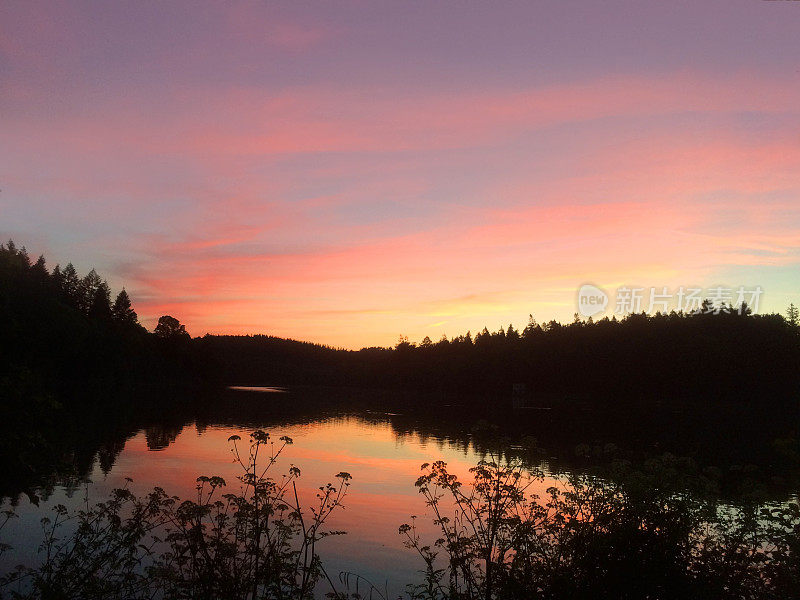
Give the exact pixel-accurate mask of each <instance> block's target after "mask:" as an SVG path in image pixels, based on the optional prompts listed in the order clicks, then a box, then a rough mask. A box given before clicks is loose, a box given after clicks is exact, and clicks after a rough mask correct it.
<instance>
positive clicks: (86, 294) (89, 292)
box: [77, 269, 103, 314]
mask: <svg viewBox="0 0 800 600" xmlns="http://www.w3.org/2000/svg"><path fill="white" fill-rule="evenodd" d="M102 282H103V280H102V279H100V275H98V274H97V271H95V270H94V269H92V270H91V271H89V272H88V273H87V274H86V277H84V278H83V279H81V281H80V284H79V285H78V297H77V300H78V308H80V309H81V310H82V311H83V312H85V313H87V314H88V313H89V311H90V310H91V309H92V305H93V304H94V296H95V292H97V288H98V287H99V286H100V284H101V283H102Z"/></svg>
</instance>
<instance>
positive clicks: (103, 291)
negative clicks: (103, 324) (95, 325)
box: [89, 281, 111, 320]
mask: <svg viewBox="0 0 800 600" xmlns="http://www.w3.org/2000/svg"><path fill="white" fill-rule="evenodd" d="M89 316H90V317H92V318H94V319H102V320H108V319H110V318H111V290H109V288H108V284H107V283H106V282H105V281H100V283H98V284H97V287H96V288H95V289H94V294H93V295H92V303H91V305H90V306H89Z"/></svg>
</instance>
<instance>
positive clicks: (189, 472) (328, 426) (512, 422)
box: [0, 388, 792, 593]
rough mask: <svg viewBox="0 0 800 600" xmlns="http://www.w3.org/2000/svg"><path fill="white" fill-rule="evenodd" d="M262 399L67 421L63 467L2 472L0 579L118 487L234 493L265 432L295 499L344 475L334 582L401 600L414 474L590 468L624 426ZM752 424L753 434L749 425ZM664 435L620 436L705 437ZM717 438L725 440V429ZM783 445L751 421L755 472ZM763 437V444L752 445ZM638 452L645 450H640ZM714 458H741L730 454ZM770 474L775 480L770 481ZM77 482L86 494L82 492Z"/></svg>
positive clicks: (332, 556)
mask: <svg viewBox="0 0 800 600" xmlns="http://www.w3.org/2000/svg"><path fill="white" fill-rule="evenodd" d="M263 389H270V388H261V389H258V390H255V393H247V392H245V391H242V390H237V391H234V392H231V393H230V394H228V395H225V396H222V397H219V398H217V399H215V401H214V402H213V403H197V404H193V405H190V406H189V407H188V408H185V409H183V410H181V411H175V412H174V413H172V414H164V412H163V409H159V410H154V411H152V412H147V411H143V412H142V414H140V415H138V416H137V419H135V420H132V421H130V422H127V423H126V422H124V421H123V422H112V423H110V424H108V426H106V427H104V426H102V425H101V424H100V423H99V422H97V421H95V422H94V423H93V425H94V426H93V427H90V428H88V430H87V429H86V428H85V427H83V428H82V429H81V426H82V425H83V421H82V419H81V418H80V416H78V417H76V420H77V423H76V424H74V427H75V429H74V430H70V429H69V424H65V425H64V429H63V431H61V432H60V435H61V436H62V438H57V439H55V440H54V441H53V443H52V447H55V448H58V452H57V453H55V454H54V455H53V456H57V458H58V460H56V461H53V463H52V464H51V465H50V466H49V467H43V468H41V469H39V470H38V471H35V470H28V471H25V472H22V470H21V471H20V472H21V474H16V475H15V474H11V477H9V478H8V479H7V480H6V481H5V482H4V485H5V486H6V487H5V489H4V490H3V494H4V495H5V496H6V497H7V498H8V500H7V501H6V502H7V503H13V504H16V505H17V512H18V514H19V515H20V518H19V519H17V520H15V521H14V522H12V523H11V524H10V525H9V526H7V528H6V529H4V531H3V541H4V542H6V543H9V544H11V545H12V546H13V547H14V548H15V551H14V552H13V553H9V554H7V555H6V556H4V557H3V558H2V564H0V567H2V570H3V571H7V570H8V569H9V568H10V567H13V566H14V564H16V563H17V562H27V563H31V562H33V561H34V560H35V548H36V545H37V543H38V537H37V536H38V535H39V534H40V528H39V527H38V520H39V518H40V517H41V516H42V515H43V514H45V513H46V512H47V511H49V509H50V508H51V507H52V506H54V505H55V504H58V503H63V504H66V505H67V506H69V507H75V506H78V505H79V504H80V503H82V502H85V501H86V499H87V497H88V499H89V500H90V501H94V500H100V499H103V498H104V497H105V496H106V495H107V494H108V492H109V491H110V490H111V489H113V488H115V487H119V486H121V485H123V484H124V481H125V478H126V477H130V478H132V479H133V480H134V483H133V486H134V489H135V490H136V491H139V492H145V491H147V490H149V489H151V488H152V487H153V486H156V485H158V486H161V487H163V488H165V490H166V491H167V492H168V493H169V494H175V495H178V496H181V497H184V498H191V497H193V494H194V489H195V480H196V478H197V477H198V476H199V475H208V476H211V475H219V476H221V477H223V478H225V479H226V481H228V484H229V485H230V486H234V485H237V483H236V480H235V476H236V475H237V474H238V472H239V471H238V468H237V467H236V465H234V464H233V462H232V459H231V453H230V444H229V442H228V438H229V437H230V436H231V435H234V434H236V435H240V436H241V437H242V438H246V437H247V435H248V434H249V433H250V432H252V431H253V430H255V429H258V428H261V429H265V430H267V431H269V432H272V433H274V434H276V435H288V436H290V437H291V438H293V439H294V445H293V446H291V447H290V448H289V451H288V453H287V454H286V456H285V458H284V459H282V463H281V464H280V465H279V467H281V468H282V469H286V468H288V467H289V465H290V464H293V465H296V466H298V467H299V468H300V469H301V471H302V477H301V484H302V485H301V487H300V489H299V492H300V494H301V495H302V496H303V497H304V498H306V499H311V498H313V495H314V493H315V491H316V489H317V487H318V486H319V485H323V484H325V483H327V482H329V481H332V480H333V477H334V475H335V474H336V473H338V472H340V471H347V472H349V473H351V474H352V475H353V481H352V486H351V491H350V494H349V496H348V498H347V501H346V503H345V505H346V509H345V510H343V511H341V512H339V513H337V514H336V515H335V516H334V520H333V521H332V522H331V523H330V526H331V527H332V528H334V529H343V530H345V531H347V532H348V533H347V535H346V536H342V537H335V538H331V539H329V540H326V544H325V547H324V548H323V549H322V554H323V557H324V559H325V561H326V565H327V566H328V568H329V569H330V570H331V572H333V573H336V572H338V571H339V570H349V571H353V572H356V573H359V574H360V575H363V576H365V577H368V578H370V579H372V580H373V581H375V582H376V583H379V584H383V583H384V580H385V579H386V578H387V577H388V578H389V584H388V585H389V588H390V590H392V591H394V592H395V593H396V592H398V591H400V589H401V586H402V584H404V583H406V582H408V581H412V580H415V579H416V578H417V570H418V568H419V566H420V565H419V563H418V560H417V558H416V557H415V556H414V555H413V554H412V553H410V552H409V551H408V550H407V549H405V548H404V547H403V546H402V543H401V539H400V537H399V536H398V534H397V527H398V526H399V525H400V524H401V523H404V522H406V521H407V520H408V518H409V516H410V515H412V514H415V515H418V516H419V517H420V518H419V519H418V520H417V522H418V524H419V525H420V527H421V528H422V534H423V536H429V537H430V538H431V539H435V537H436V533H437V532H436V531H435V530H434V528H433V525H432V524H431V518H430V517H431V515H430V514H428V511H427V509H426V507H425V505H424V503H423V501H422V498H421V497H420V496H419V495H418V493H417V490H416V488H415V487H414V485H413V484H414V481H415V480H416V478H417V476H418V475H419V468H420V464H421V463H423V462H430V461H434V460H444V461H446V462H447V463H448V464H449V466H450V470H451V471H452V472H454V473H455V474H457V475H459V476H460V477H462V478H463V477H466V476H467V472H468V469H469V468H470V467H472V466H473V465H474V464H475V462H477V461H478V460H479V459H480V458H481V457H483V456H485V455H486V453H487V452H490V451H496V452H502V453H505V454H507V455H513V456H519V457H522V458H523V459H524V460H525V461H527V463H528V464H542V460H543V455H542V454H540V453H537V452H532V451H531V443H530V442H529V441H523V440H524V436H525V435H526V434H529V433H534V434H535V435H536V437H537V438H539V444H541V445H543V446H545V447H546V448H547V452H546V454H544V458H546V460H547V463H545V465H544V466H545V468H546V469H547V468H550V467H551V466H552V469H553V470H563V469H567V470H569V469H573V470H574V469H580V468H582V467H583V466H585V464H586V460H587V459H585V458H581V457H578V456H576V455H575V453H574V451H573V449H574V445H575V444H576V443H578V442H581V441H595V439H598V438H599V439H598V441H599V442H600V443H599V444H598V445H599V447H603V446H604V444H605V445H607V444H608V442H609V440H611V439H615V438H614V436H613V433H614V428H615V427H624V426H625V422H624V421H615V422H614V423H612V424H608V423H607V424H605V425H606V427H604V428H603V429H602V431H600V430H597V429H595V430H589V429H587V428H588V427H589V424H587V423H585V422H581V421H579V420H578V419H576V418H575V416H574V415H566V416H564V415H562V416H559V415H555V414H553V415H550V414H548V415H547V416H546V417H545V416H543V415H541V414H537V415H528V416H527V417H520V416H515V417H513V418H508V417H505V420H503V418H504V417H503V415H491V414H489V415H465V414H463V413H459V412H458V411H454V410H453V409H449V412H448V411H447V410H445V411H439V412H420V411H419V410H417V411H405V410H404V411H402V412H401V411H397V412H395V410H392V408H394V407H395V406H401V405H398V404H395V405H393V404H385V405H384V406H383V407H380V406H378V407H376V406H371V405H370V404H366V405H365V404H364V403H359V402H357V400H361V398H360V397H359V396H358V395H357V394H356V393H355V392H349V391H339V392H338V393H339V394H344V395H345V396H347V397H345V398H342V397H339V398H335V399H332V398H331V394H330V392H329V391H319V390H300V391H289V393H288V394H286V395H284V394H280V396H279V397H280V398H284V399H288V401H286V402H274V401H272V393H271V392H270V393H265V392H264V391H263ZM370 399H371V400H374V398H370ZM347 401H354V402H352V403H351V404H348V402H347ZM345 406H349V407H351V408H343V407H345ZM366 406H370V408H366ZM487 416H488V417H492V416H494V417H496V420H498V421H499V422H500V423H501V427H500V429H501V430H502V431H504V432H506V433H507V434H508V435H509V436H510V438H511V439H510V440H506V441H504V442H503V444H502V445H501V446H498V445H497V444H498V442H497V441H496V440H495V439H494V438H493V437H492V436H490V435H489V436H487V435H483V434H481V433H476V432H475V431H474V425H475V421H476V419H477V418H478V417H484V418H486V417H487ZM526 419H527V420H526ZM559 419H561V420H559ZM590 420H591V419H590ZM607 420H609V419H607ZM595 421H596V419H595ZM737 422H738V421H737ZM718 423H719V421H718V422H717V424H718ZM749 423H750V425H754V421H752V420H751V421H750V422H749ZM661 425H662V426H661V429H662V430H665V431H662V435H663V437H659V436H657V435H651V433H650V431H651V430H649V429H648V425H647V423H646V422H644V421H641V420H640V421H639V422H637V424H636V429H635V433H631V432H630V431H629V432H628V435H627V436H623V437H624V438H625V439H630V438H635V437H648V438H649V441H648V443H649V444H650V448H651V449H656V450H658V449H661V448H664V447H666V442H665V441H663V440H666V439H667V438H671V439H672V441H673V442H674V443H677V444H678V445H680V447H683V448H690V447H691V444H692V440H691V438H692V436H695V437H697V438H700V437H703V432H702V431H701V429H700V428H696V429H694V430H688V429H687V430H685V431H684V433H683V436H684V437H683V438H681V437H680V436H678V437H676V436H672V434H671V432H670V430H669V427H666V426H664V424H663V423H662V424H661ZM673 427H677V425H673ZM78 429H81V430H82V431H84V433H85V434H84V435H83V436H81V435H76V434H75V433H74V431H75V430H78ZM587 431H589V432H590V433H589V434H588V435H587V433H586V432H587ZM726 435H728V436H730V435H731V432H730V430H729V431H728V432H726ZM778 435H786V431H785V430H776V431H772V430H770V429H769V428H768V427H766V426H763V424H759V428H758V430H757V431H754V432H752V433H751V434H749V438H748V439H749V440H750V442H751V443H750V444H749V448H750V450H749V452H750V456H749V458H750V459H753V460H758V459H759V457H760V453H763V455H764V456H765V457H768V458H767V459H765V460H764V461H763V465H764V466H765V468H767V469H769V468H773V469H776V468H777V467H776V465H778V463H777V462H776V458H775V456H776V455H775V454H774V452H773V454H770V452H771V450H770V449H771V448H772V446H771V445H770V442H771V440H772V439H774V437H776V436H778ZM758 436H762V437H763V438H764V440H765V441H764V442H763V443H762V444H760V446H759V444H758V443H757V440H758V439H760V438H759V437H758ZM616 439H618V438H616ZM729 440H730V438H728V441H729ZM703 443H706V444H712V447H713V443H714V440H713V439H712V440H710V441H709V439H708V436H706V437H705V438H703ZM662 444H663V445H662ZM728 445H729V446H731V444H728ZM634 446H636V447H637V448H638V450H637V451H640V452H641V448H642V444H638V445H637V444H634ZM759 448H760V450H759ZM667 449H670V448H667ZM734 452H735V450H734ZM709 456H713V457H714V458H715V459H723V460H724V459H728V460H736V459H737V457H736V455H735V454H733V455H732V457H726V456H724V455H720V454H716V455H713V454H712V453H709ZM778 470H780V471H781V474H782V475H783V476H784V479H785V481H784V485H782V486H780V485H779V486H776V487H775V488H773V493H774V494H775V496H776V498H778V499H780V498H786V497H787V495H789V494H790V493H791V491H792V488H791V478H790V477H789V475H790V473H789V472H788V471H787V470H786V469H783V468H782V467H780V468H778ZM768 473H769V471H768ZM769 475H770V476H769V479H770V481H772V479H774V477H773V476H772V475H773V473H769ZM86 481H91V482H92V483H91V485H85V483H84V482H86ZM552 482H553V480H549V481H547V480H546V481H545V482H543V483H542V484H541V489H539V490H537V491H539V492H543V491H544V488H545V487H547V486H548V485H550V484H551V483H552ZM787 486H788V487H787ZM301 500H302V498H301ZM37 503H38V504H39V505H38V506H37Z"/></svg>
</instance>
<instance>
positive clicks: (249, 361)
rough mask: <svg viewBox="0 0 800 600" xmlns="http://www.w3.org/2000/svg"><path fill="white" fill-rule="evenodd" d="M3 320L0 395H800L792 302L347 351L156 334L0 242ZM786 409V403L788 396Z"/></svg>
mask: <svg viewBox="0 0 800 600" xmlns="http://www.w3.org/2000/svg"><path fill="white" fill-rule="evenodd" d="M0 286H1V287H0V319H1V321H0V327H2V331H0V334H2V340H3V348H2V352H3V353H4V354H5V359H4V360H3V363H2V367H0V369H1V370H0V377H2V381H3V383H2V385H3V386H4V389H5V390H6V392H5V393H6V394H11V393H17V394H18V395H19V394H20V393H21V392H20V391H19V390H17V391H16V392H14V391H13V390H14V389H15V388H19V387H20V386H22V387H25V388H26V391H25V394H26V395H31V394H33V395H41V394H53V395H55V396H57V397H61V398H67V397H74V396H75V395H76V394H75V392H76V391H77V390H80V395H86V392H87V386H88V387H92V386H94V387H97V388H98V389H103V387H104V386H105V387H106V388H107V387H109V386H112V387H113V388H114V389H115V391H118V390H119V388H120V387H121V386H122V387H136V386H143V385H161V386H163V385H176V384H179V383H181V384H187V385H190V384H191V382H192V381H195V382H197V381H200V380H202V381H203V382H204V383H208V382H216V383H219V384H222V385H233V384H236V385H266V384H269V385H292V384H294V385H297V384H300V385H338V386H351V387H360V388H365V387H366V388H376V389H398V390H408V391H414V392H420V391H422V392H426V393H428V394H432V395H434V396H436V397H439V398H441V399H442V402H450V401H452V400H453V398H459V399H460V401H461V402H466V403H482V404H485V403H487V402H492V403H498V404H497V405H498V406H500V407H504V406H505V404H507V403H509V402H510V400H511V394H512V389H513V388H514V385H515V384H522V386H520V385H517V389H518V390H523V392H522V394H523V395H524V398H523V401H524V403H526V404H530V405H534V406H537V405H540V406H553V405H558V404H563V403H573V404H574V403H578V404H585V403H590V404H593V405H598V403H599V404H600V405H605V406H606V407H610V406H609V405H610V404H613V403H620V404H626V403H629V402H631V401H635V402H636V403H638V404H641V403H653V404H658V403H663V402H665V401H666V402H672V401H675V402H677V401H695V400H700V399H702V400H703V401H711V402H743V403H748V404H753V403H767V404H769V405H770V406H776V407H783V406H784V405H785V404H786V403H787V402H788V403H790V404H791V403H793V402H794V398H796V394H797V392H798V391H800V378H799V377H798V373H799V372H800V327H799V326H798V318H797V309H796V308H795V307H794V306H791V307H789V310H788V311H787V316H785V317H784V316H782V315H779V314H753V313H752V312H751V310H750V309H749V308H748V307H747V306H746V305H742V306H738V307H733V306H717V307H715V306H712V305H711V304H710V303H708V302H706V303H704V304H703V306H702V308H701V309H700V310H699V311H697V312H694V313H676V312H671V313H669V314H662V313H656V314H654V315H648V314H645V313H640V314H631V315H628V316H626V317H625V318H622V319H620V320H617V319H616V318H615V317H612V318H608V317H605V318H603V319H600V320H598V321H593V320H592V319H591V318H590V319H588V320H581V319H579V318H577V316H576V318H575V320H574V322H572V323H568V324H562V323H559V322H557V321H549V322H546V323H542V324H539V323H537V321H536V319H535V318H534V317H533V315H531V316H530V317H529V321H528V323H527V324H526V325H525V327H523V328H519V329H518V328H515V327H514V326H513V325H509V326H508V327H507V328H501V329H500V330H499V331H496V332H490V331H488V329H486V328H484V329H483V330H482V331H480V332H478V333H477V334H475V335H474V336H473V335H472V333H471V332H467V333H465V334H463V335H458V336H455V337H452V338H447V337H444V336H443V337H442V338H441V339H440V340H438V341H436V342H434V341H432V340H430V339H429V338H427V337H426V338H425V339H423V340H422V341H421V342H419V343H412V342H410V341H409V340H408V338H406V337H402V336H401V337H400V339H399V341H398V342H397V344H396V345H395V346H394V347H387V348H377V347H375V348H362V349H361V350H357V351H354V350H345V349H339V348H332V347H329V346H323V345H319V344H314V343H309V342H300V341H295V340H290V339H283V338H279V337H274V336H270V335H254V336H234V335H205V336H202V337H195V338H191V337H190V335H189V334H188V333H187V332H186V329H185V327H184V326H183V325H182V324H181V323H180V321H179V319H178V318H175V317H174V316H170V315H164V316H162V317H161V318H160V319H159V322H158V325H157V327H156V328H155V330H154V331H153V332H152V333H150V332H148V331H147V330H146V329H145V328H144V327H142V326H141V325H140V324H139V322H138V319H137V315H136V312H135V311H134V308H133V306H132V301H131V298H130V297H129V296H128V294H127V292H126V291H125V290H124V289H123V290H121V291H120V292H119V293H118V294H117V295H116V296H115V298H114V300H113V301H112V298H111V296H112V294H111V291H110V289H109V286H108V284H107V283H106V282H105V280H103V279H102V278H101V277H100V276H99V275H98V274H97V273H96V272H95V271H94V270H91V271H90V272H89V273H88V274H86V275H85V276H83V277H80V276H79V275H78V274H77V273H76V270H75V268H74V267H73V266H72V264H68V265H67V266H66V267H63V268H61V267H60V266H59V265H56V266H55V267H53V268H52V269H51V270H48V268H47V266H46V262H45V258H44V257H39V258H38V260H36V261H32V260H31V259H30V258H29V257H28V255H27V253H26V252H25V249H24V248H17V246H16V245H15V244H14V242H11V241H10V242H8V243H7V244H5V245H3V246H0ZM792 405H793V404H792Z"/></svg>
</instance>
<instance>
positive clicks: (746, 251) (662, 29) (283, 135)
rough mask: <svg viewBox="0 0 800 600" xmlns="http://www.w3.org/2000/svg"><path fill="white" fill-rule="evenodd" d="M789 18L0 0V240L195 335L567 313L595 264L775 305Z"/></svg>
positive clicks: (450, 328)
mask: <svg viewBox="0 0 800 600" xmlns="http://www.w3.org/2000/svg"><path fill="white" fill-rule="evenodd" d="M601 8H602V9H601ZM798 26H800V5H797V3H789V2H727V1H726V2H704V3H702V4H695V3H658V4H656V3H638V2H611V3H604V4H603V6H602V7H596V6H595V5H594V4H588V3H571V2H564V3H507V4H502V3H501V4H497V5H492V6H489V5H488V4H487V5H485V6H481V5H465V4H463V3H452V4H448V3H438V4H436V5H435V6H433V5H428V4H423V3H420V4H414V3H392V4H383V3H382V4H373V3H359V2H354V3H335V4H333V3H332V4H305V3H263V2H244V3H239V4H236V5H235V6H228V5H223V4H218V3H202V2H191V3H185V4H182V3H179V2H173V3H166V4H144V5H142V4H137V3H133V4H124V5H123V4H116V3H112V4H109V3H104V2H75V3H69V4H64V3H53V4H47V3H36V2H27V1H26V2H13V1H11V2H4V3H3V4H2V6H0V188H1V189H2V191H1V192H0V235H2V236H4V237H5V238H9V237H13V238H14V239H15V241H17V242H18V243H22V244H25V245H26V246H28V248H29V249H30V250H31V252H32V253H36V254H38V253H40V252H41V253H44V254H45V255H46V256H47V257H48V259H49V260H50V262H51V263H52V264H55V262H62V263H64V262H66V261H68V260H72V261H73V262H75V264H76V266H77V267H78V268H79V270H81V271H87V270H88V269H89V268H91V267H97V268H98V270H99V271H101V272H102V273H103V274H104V275H106V276H107V277H108V278H109V282H110V283H111V284H112V286H113V287H115V288H117V289H119V288H120V287H121V286H123V285H124V286H125V287H126V288H127V289H128V290H129V292H130V293H131V295H132V296H133V298H134V302H135V308H136V309H137V311H138V312H139V315H140V318H141V319H142V321H143V323H144V324H145V325H147V326H149V327H152V326H153V324H154V322H155V320H156V319H157V318H158V316H159V315H161V314H165V313H169V314H173V315H174V316H176V317H178V318H179V319H180V320H181V321H182V322H184V323H186V325H187V328H188V330H189V331H190V332H191V333H192V334H193V335H202V334H204V333H206V332H213V333H223V332H227V333H270V334H274V335H280V336H288V337H294V338H299V339H305V340H311V341H317V342H323V343H328V344H332V345H336V346H345V347H353V348H357V347H361V346H366V345H390V344H392V343H394V342H395V341H396V339H397V337H398V336H399V335H401V334H402V335H407V336H409V337H410V338H411V339H412V340H419V339H421V338H422V337H424V336H426V335H428V336H430V337H431V338H433V339H437V338H439V337H440V336H441V335H442V334H446V335H449V336H452V335H457V334H459V333H463V332H465V331H466V330H468V329H471V330H473V331H475V330H479V329H482V328H483V327H484V326H488V327H489V328H490V329H497V328H498V327H500V326H501V325H502V326H506V325H508V323H509V322H513V323H514V324H515V325H516V326H518V327H519V326H524V324H525V322H526V321H527V318H528V314H529V313H534V315H535V316H536V317H537V318H538V319H539V320H540V321H542V320H549V319H551V318H555V319H558V320H571V319H572V315H573V313H574V312H575V293H576V290H577V288H578V287H579V286H580V285H581V284H583V283H587V282H591V283H594V284H596V285H599V286H601V287H604V288H605V289H607V290H609V291H610V292H613V290H614V289H615V288H617V287H619V286H622V285H628V286H651V285H652V286H658V287H659V288H660V287H662V286H667V287H669V288H677V287H678V286H681V285H683V286H696V287H703V288H711V287H713V286H719V285H724V286H728V287H731V288H735V287H738V286H740V285H745V286H749V287H753V286H756V285H760V286H762V287H763V289H764V296H763V298H762V304H761V307H760V308H761V311H762V312H764V311H779V312H782V311H783V310H784V309H785V307H786V305H788V303H789V302H795V303H796V304H800V276H799V275H798V272H799V271H798V262H800V108H798V107H800V45H798V44H797V43H796V34H797V30H798ZM52 264H51V266H52Z"/></svg>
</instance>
